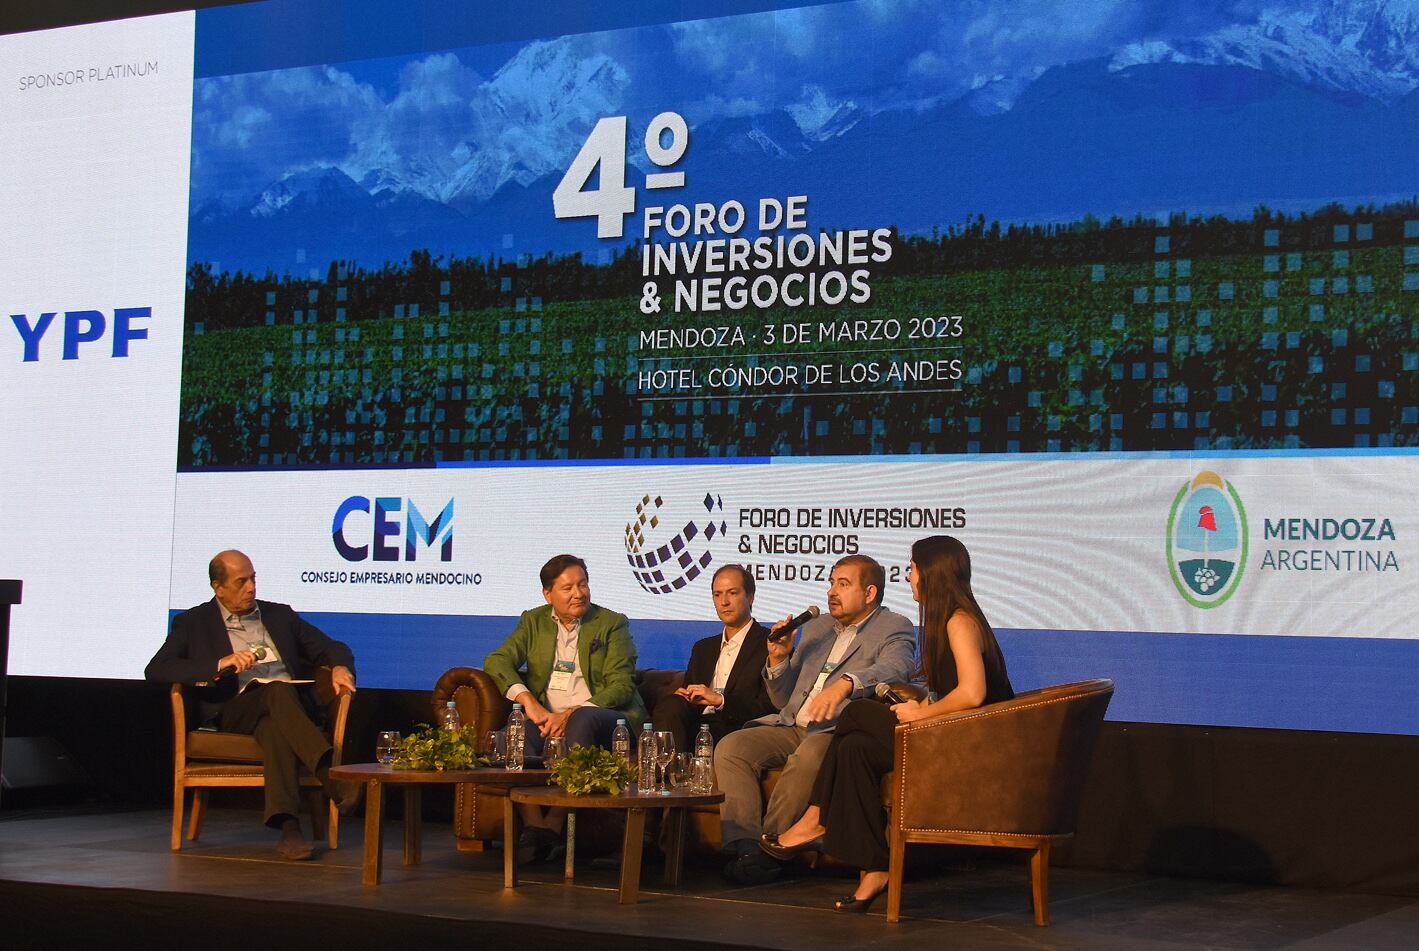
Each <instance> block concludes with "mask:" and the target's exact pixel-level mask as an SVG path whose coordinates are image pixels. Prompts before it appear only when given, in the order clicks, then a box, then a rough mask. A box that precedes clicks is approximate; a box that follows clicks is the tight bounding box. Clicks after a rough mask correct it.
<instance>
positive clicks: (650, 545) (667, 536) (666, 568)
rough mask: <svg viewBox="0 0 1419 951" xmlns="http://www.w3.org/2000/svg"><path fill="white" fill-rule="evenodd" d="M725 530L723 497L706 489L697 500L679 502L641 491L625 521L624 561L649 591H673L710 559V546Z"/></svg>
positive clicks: (689, 579)
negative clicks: (633, 513)
mask: <svg viewBox="0 0 1419 951" xmlns="http://www.w3.org/2000/svg"><path fill="white" fill-rule="evenodd" d="M701 507H703V508H704V510H705V511H704V514H703V516H701V515H700V514H699V511H698V510H699V508H701ZM716 512H718V513H719V515H718V516H716V515H715V513H716ZM696 518H699V519H700V520H699V521H696ZM716 518H718V521H716ZM682 519H683V522H682V521H681V520H682ZM675 526H680V527H679V529H678V530H677V529H676V527H675ZM725 530H726V526H725V523H724V500H723V499H722V498H719V497H718V496H715V495H712V494H710V493H708V492H706V493H705V497H704V498H703V499H700V500H699V501H697V502H691V503H689V504H688V505H685V504H681V503H680V502H679V501H678V500H671V501H667V500H666V499H665V498H664V497H663V496H659V495H657V496H655V497H654V498H651V497H650V496H649V495H646V496H644V497H643V498H642V499H641V500H640V502H639V503H638V504H637V505H636V515H635V518H633V519H632V520H631V521H629V522H627V523H626V562H627V563H628V564H629V565H630V566H631V574H632V575H634V576H635V579H636V583H637V584H639V585H640V586H641V587H642V588H644V589H645V590H646V591H649V592H650V593H651V594H669V593H670V592H672V591H679V590H680V589H681V588H683V587H685V586H686V585H687V584H689V583H690V582H692V581H694V580H695V579H696V578H698V577H699V576H700V575H701V573H703V572H704V570H705V569H706V568H708V567H709V566H710V563H711V562H713V561H714V556H713V555H712V554H711V552H710V548H711V546H712V544H713V542H714V540H715V539H716V538H723V537H724V533H725Z"/></svg>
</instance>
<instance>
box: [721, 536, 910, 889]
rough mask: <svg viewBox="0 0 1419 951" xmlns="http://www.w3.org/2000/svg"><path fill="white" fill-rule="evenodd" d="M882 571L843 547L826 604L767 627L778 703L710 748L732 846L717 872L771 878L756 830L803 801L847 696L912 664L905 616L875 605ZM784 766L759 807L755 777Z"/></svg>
mask: <svg viewBox="0 0 1419 951" xmlns="http://www.w3.org/2000/svg"><path fill="white" fill-rule="evenodd" d="M885 584H886V572H885V571H883V569H882V566H881V565H879V564H878V563H877V562H876V561H874V560H873V559H871V558H869V557H867V556H866V555H848V556H847V557H846V558H843V559H841V560H840V561H839V562H838V563H837V564H836V565H834V566H833V572H832V575H831V577H830V579H829V584H828V611H829V613H830V614H831V617H820V618H816V619H814V620H812V621H809V622H808V623H807V624H805V625H803V627H802V628H800V629H799V634H798V644H797V647H794V646H793V639H792V637H791V636H785V637H783V638H782V639H781V640H778V641H775V640H773V639H772V636H773V634H777V633H780V632H782V631H783V629H784V628H785V627H786V626H787V624H788V623H789V621H790V620H791V619H789V618H785V619H784V620H782V621H780V622H779V623H778V624H776V625H775V626H774V627H773V630H772V633H771V634H770V640H769V642H768V659H767V661H766V663H765V667H764V670H763V677H764V680H765V682H766V685H767V687H768V692H769V698H770V699H771V700H772V701H773V702H774V703H775V704H776V705H777V706H778V707H779V711H778V712H777V713H773V714H769V715H768V716H764V717H760V718H759V719H757V720H750V721H749V722H748V723H746V724H745V725H744V729H742V730H739V731H737V732H734V733H731V734H729V735H728V736H726V737H725V738H724V740H723V741H722V742H721V743H720V744H719V746H717V747H716V748H715V751H714V771H715V778H716V780H717V781H718V783H719V788H720V791H721V792H723V793H724V802H723V803H721V804H720V807H719V827H720V838H721V840H722V841H723V843H724V848H725V851H727V852H729V853H731V855H732V856H733V857H732V858H731V860H730V862H729V864H728V865H726V866H725V869H724V874H725V876H726V877H727V878H728V879H729V880H730V881H732V882H735V883H737V884H741V885H756V884H762V883H764V882H768V881H772V880H773V879H775V878H777V877H778V875H779V871H780V865H779V863H778V862H777V861H775V860H774V859H772V858H770V857H769V856H767V855H765V854H764V853H763V852H762V851H761V850H760V849H759V835H760V834H761V833H762V832H765V831H767V832H772V833H778V832H782V831H783V830H784V829H787V828H788V827H789V826H790V825H792V824H793V823H794V822H795V821H796V820H797V819H798V817H799V816H800V815H802V814H803V810H804V809H806V808H807V807H808V796H809V794H810V793H811V792H812V789H813V780H814V779H815V778H816V777H817V775H818V766H819V764H821V763H822V761H823V756H824V755H825V754H826V753H827V750H828V743H829V742H830V741H831V738H832V730H833V727H834V726H835V725H836V724H837V719H838V715H839V714H840V713H842V710H843V707H845V706H847V704H848V701H849V700H856V699H858V698H860V697H868V696H871V695H872V693H873V690H874V688H875V687H876V686H877V685H878V684H879V683H885V682H890V681H902V680H909V679H910V678H911V674H912V671H913V670H915V669H916V630H915V627H914V626H913V625H912V622H911V621H909V620H907V619H906V618H905V617H903V616H902V615H900V614H897V613H896V612H894V611H889V610H887V609H886V608H884V607H882V590H883V587H884V586H885ZM780 767H781V768H782V769H783V775H782V776H781V777H780V778H779V781H778V784H777V785H776V786H774V790H773V794H772V795H771V796H770V797H769V802H768V809H767V812H765V810H764V803H763V795H762V794H761V792H760V787H759V777H760V776H761V775H762V774H763V772H764V771H765V770H769V769H776V768H780Z"/></svg>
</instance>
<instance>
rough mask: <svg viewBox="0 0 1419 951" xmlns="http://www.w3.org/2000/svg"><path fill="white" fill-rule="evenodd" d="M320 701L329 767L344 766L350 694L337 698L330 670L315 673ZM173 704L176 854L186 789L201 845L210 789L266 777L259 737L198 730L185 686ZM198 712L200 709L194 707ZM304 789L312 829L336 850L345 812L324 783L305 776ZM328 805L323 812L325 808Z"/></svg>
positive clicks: (191, 832)
mask: <svg viewBox="0 0 1419 951" xmlns="http://www.w3.org/2000/svg"><path fill="white" fill-rule="evenodd" d="M315 692H316V698H317V699H318V700H319V702H320V703H321V705H322V706H324V707H325V711H326V713H325V724H326V728H327V729H328V731H329V733H330V745H331V746H332V747H333V748H334V752H332V754H331V758H330V765H331V766H339V765H340V763H341V759H340V757H341V753H342V751H343V748H344V745H345V722H346V720H347V719H348V717H349V713H350V695H349V694H348V693H347V694H344V695H342V696H340V697H336V696H335V690H334V688H333V686H332V685H331V682H330V668H329V667H321V668H319V669H317V670H316V672H315ZM169 696H170V698H171V700H172V727H173V730H172V732H173V771H172V772H173V776H172V850H173V851H174V852H177V851H180V850H181V849H182V817H183V812H184V808H185V806H186V797H187V790H189V789H191V790H192V816H191V819H190V820H189V823H188V826H187V839H188V841H190V842H196V841H197V836H198V835H199V834H201V832H202V820H203V818H204V815H205V813H206V810H207V790H208V789H210V788H212V787H233V786H248V787H251V786H257V787H259V786H261V785H262V783H263V782H264V781H265V774H264V771H263V769H262V764H261V747H260V745H258V744H257V742H256V739H255V737H252V736H250V735H248V734H245V733H220V732H214V731H211V730H199V729H197V728H196V717H195V715H194V710H190V709H189V705H188V703H187V699H186V697H185V696H184V687H183V685H182V684H173V685H172V687H171V689H170V690H169ZM192 706H193V707H194V708H195V706H196V705H195V704H193V705H192ZM301 786H302V787H308V788H309V797H308V802H309V805H310V821H311V826H312V827H313V829H314V830H315V835H316V837H317V838H319V837H320V836H322V835H326V830H327V828H328V830H329V834H328V837H327V842H328V843H329V846H330V848H332V849H335V848H338V847H339V844H340V813H339V812H338V811H337V810H336V808H335V804H334V803H333V802H326V801H325V796H324V793H323V792H322V791H321V787H320V780H318V779H316V778H315V776H314V775H312V774H311V773H309V772H306V771H304V770H303V771H302V775H301ZM322 806H324V808H322Z"/></svg>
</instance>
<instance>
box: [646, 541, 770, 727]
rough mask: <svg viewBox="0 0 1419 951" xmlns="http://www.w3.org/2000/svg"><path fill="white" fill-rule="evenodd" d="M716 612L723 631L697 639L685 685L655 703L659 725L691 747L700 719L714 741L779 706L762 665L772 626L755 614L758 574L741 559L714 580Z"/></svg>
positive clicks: (722, 571) (654, 715) (718, 572)
mask: <svg viewBox="0 0 1419 951" xmlns="http://www.w3.org/2000/svg"><path fill="white" fill-rule="evenodd" d="M710 594H711V596H712V597H713V598H714V609H715V613H716V614H718V615H719V619H720V621H722V622H724V631H723V632H722V633H719V634H715V635H713V636H712V637H706V638H704V639H703V640H699V641H696V642H695V645H694V646H693V647H691V648H690V664H689V666H688V667H686V668H685V683H684V686H682V687H680V689H678V690H676V691H675V692H674V693H673V694H667V695H666V696H665V697H664V698H663V699H662V700H661V701H660V702H659V703H657V704H656V705H655V712H654V713H653V714H651V720H652V721H654V723H655V728H656V729H657V730H669V731H670V732H672V733H674V734H675V748H676V749H678V750H682V751H686V752H688V751H689V750H690V748H691V747H692V746H693V744H694V742H695V736H696V734H698V732H699V729H700V725H701V724H706V725H708V726H709V728H710V733H711V735H713V736H714V741H715V742H716V743H718V742H719V741H720V740H721V739H723V738H724V736H725V735H726V734H728V733H730V732H732V731H734V730H737V729H739V728H740V727H741V726H743V725H744V723H745V721H747V720H752V719H754V718H755V717H761V716H765V715H766V714H770V713H773V712H775V711H776V710H777V709H778V708H777V707H776V706H775V705H774V702H773V701H772V700H770V699H769V691H768V686H767V685H766V684H765V683H764V678H763V677H762V676H760V673H759V672H760V671H762V670H763V669H764V659H765V657H766V656H767V646H766V644H767V640H768V634H769V629H768V628H766V627H764V626H763V625H762V624H760V623H759V622H758V621H756V620H754V618H753V613H752V612H753V610H754V576H753V575H751V574H750V573H749V572H748V571H747V570H745V569H744V568H743V567H741V566H740V565H723V566H721V567H720V569H719V570H718V571H716V572H715V573H714V578H713V579H712V580H711V582H710Z"/></svg>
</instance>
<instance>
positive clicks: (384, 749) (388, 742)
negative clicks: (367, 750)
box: [374, 730, 399, 766]
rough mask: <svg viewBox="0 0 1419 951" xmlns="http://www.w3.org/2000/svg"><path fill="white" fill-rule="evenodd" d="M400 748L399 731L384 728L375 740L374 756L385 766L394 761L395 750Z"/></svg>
mask: <svg viewBox="0 0 1419 951" xmlns="http://www.w3.org/2000/svg"><path fill="white" fill-rule="evenodd" d="M398 748H399V731H398V730H384V731H382V732H381V733H380V734H379V736H377V737H375V740H374V758H375V759H377V760H379V762H381V763H383V764H384V765H385V766H389V765H390V764H391V763H393V762H394V752H395V750H397V749H398Z"/></svg>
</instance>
